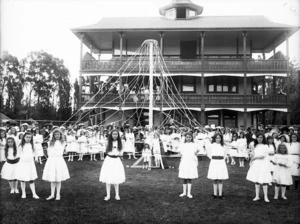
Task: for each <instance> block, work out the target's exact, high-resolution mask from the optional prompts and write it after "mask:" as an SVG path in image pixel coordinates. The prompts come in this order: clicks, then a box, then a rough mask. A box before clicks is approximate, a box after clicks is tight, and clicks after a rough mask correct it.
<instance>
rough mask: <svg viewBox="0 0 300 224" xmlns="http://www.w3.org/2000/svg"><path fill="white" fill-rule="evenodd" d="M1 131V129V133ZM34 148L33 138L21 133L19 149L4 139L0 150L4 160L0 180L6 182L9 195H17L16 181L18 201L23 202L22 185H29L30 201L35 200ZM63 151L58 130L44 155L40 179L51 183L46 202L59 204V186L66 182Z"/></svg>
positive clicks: (36, 176)
mask: <svg viewBox="0 0 300 224" xmlns="http://www.w3.org/2000/svg"><path fill="white" fill-rule="evenodd" d="M2 130H3V129H2ZM36 150H37V149H36V148H35V144H34V137H33V134H32V133H31V132H25V133H24V135H23V137H22V140H21V142H20V144H19V145H17V143H16V141H15V139H14V138H13V137H8V138H6V143H5V146H4V156H5V159H6V162H5V163H4V165H3V167H2V170H1V177H2V178H3V179H6V180H8V182H9V185H10V189H11V191H10V193H11V194H14V193H19V190H18V181H20V182H21V191H22V196H21V198H26V196H27V195H26V182H28V183H29V186H30V189H31V192H32V197H33V198H34V199H39V196H38V195H37V193H36V190H35V183H34V181H35V180H36V179H37V178H38V175H37V171H36V166H35V161H34V160H36V161H37V160H38V159H37V158H36V156H35V155H36ZM64 150H65V140H64V137H63V133H62V132H61V130H59V129H57V130H54V131H53V135H52V138H51V140H50V144H49V147H48V149H47V151H48V159H47V162H46V164H45V167H44V172H43V176H42V179H43V180H45V181H48V182H50V183H51V195H50V196H49V197H48V198H47V200H50V199H53V198H54V197H55V189H56V200H60V190H61V182H62V181H65V180H67V179H69V178H70V176H69V171H68V168H67V165H66V163H65V160H64V159H63V153H64Z"/></svg>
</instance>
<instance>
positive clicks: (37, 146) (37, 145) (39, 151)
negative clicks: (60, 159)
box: [33, 135, 44, 156]
mask: <svg viewBox="0 0 300 224" xmlns="http://www.w3.org/2000/svg"><path fill="white" fill-rule="evenodd" d="M43 141H44V139H43V135H35V136H33V143H34V150H35V153H36V156H44V150H43V147H42V143H43Z"/></svg>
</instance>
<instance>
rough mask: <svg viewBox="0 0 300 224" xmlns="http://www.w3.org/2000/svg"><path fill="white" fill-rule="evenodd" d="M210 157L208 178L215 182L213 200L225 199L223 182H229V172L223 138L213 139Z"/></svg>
mask: <svg viewBox="0 0 300 224" xmlns="http://www.w3.org/2000/svg"><path fill="white" fill-rule="evenodd" d="M207 155H208V157H209V158H210V164H209V168H208V174H207V178H208V179H211V180H213V190H214V193H213V195H212V198H213V199H216V198H218V192H219V198H220V199H225V197H224V195H223V180H227V179H228V178H229V177H228V170H227V167H226V163H225V158H226V156H227V155H226V149H225V148H224V141H223V136H222V135H221V134H216V135H215V136H214V137H213V140H212V144H211V145H210V146H209V148H208V153H207Z"/></svg>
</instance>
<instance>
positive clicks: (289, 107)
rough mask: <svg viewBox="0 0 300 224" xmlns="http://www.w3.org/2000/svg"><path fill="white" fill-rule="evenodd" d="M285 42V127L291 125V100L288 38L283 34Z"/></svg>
mask: <svg viewBox="0 0 300 224" xmlns="http://www.w3.org/2000/svg"><path fill="white" fill-rule="evenodd" d="M285 41H286V66H287V67H286V68H287V70H286V75H287V77H286V84H287V90H286V103H287V114H286V125H287V126H290V125H291V99H290V89H291V80H290V74H289V65H290V63H289V60H290V59H289V58H290V54H289V36H288V34H287V33H285Z"/></svg>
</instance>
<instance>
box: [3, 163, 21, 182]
mask: <svg viewBox="0 0 300 224" xmlns="http://www.w3.org/2000/svg"><path fill="white" fill-rule="evenodd" d="M17 165H18V163H15V164H11V163H8V162H6V163H4V165H3V167H2V170H1V178H2V179H5V180H15V179H17Z"/></svg>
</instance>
